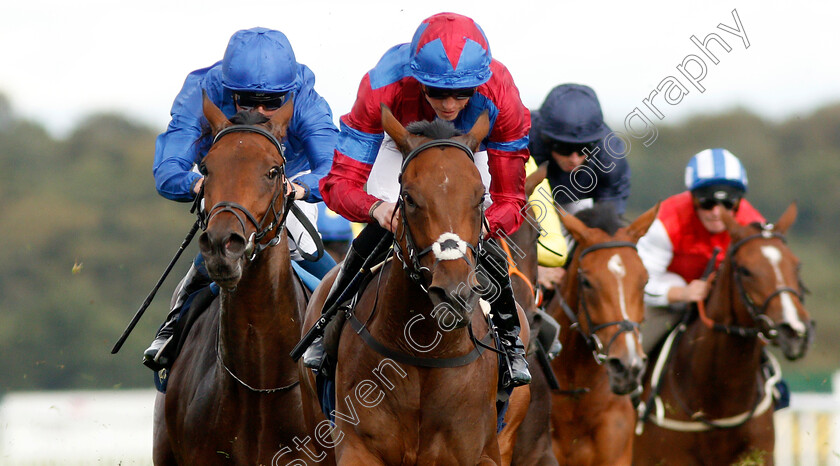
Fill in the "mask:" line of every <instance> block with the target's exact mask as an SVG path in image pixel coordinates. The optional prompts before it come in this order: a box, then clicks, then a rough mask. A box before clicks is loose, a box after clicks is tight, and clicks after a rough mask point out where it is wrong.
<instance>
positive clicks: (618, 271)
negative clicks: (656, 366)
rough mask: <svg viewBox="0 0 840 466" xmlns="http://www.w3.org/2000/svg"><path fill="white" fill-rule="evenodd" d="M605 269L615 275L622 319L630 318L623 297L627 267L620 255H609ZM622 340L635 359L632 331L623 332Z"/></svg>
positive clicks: (630, 355) (629, 354)
mask: <svg viewBox="0 0 840 466" xmlns="http://www.w3.org/2000/svg"><path fill="white" fill-rule="evenodd" d="M607 270H609V271H610V272H611V273H612V274H613V276H615V280H616V281H617V282H618V302H619V305H620V306H621V317H622V318H623V319H624V320H630V316H629V315H627V302H626V301H625V299H624V277H626V276H627V269H626V268H625V267H624V262H623V261H622V260H621V256H619V255H618V254H613V256H612V257H610V260H609V261H607ZM624 342H625V344H626V345H627V352H628V356H629V357H630V358H631V359H635V358H636V342H635V341H634V340H633V333H632V332H626V333H625V334H624Z"/></svg>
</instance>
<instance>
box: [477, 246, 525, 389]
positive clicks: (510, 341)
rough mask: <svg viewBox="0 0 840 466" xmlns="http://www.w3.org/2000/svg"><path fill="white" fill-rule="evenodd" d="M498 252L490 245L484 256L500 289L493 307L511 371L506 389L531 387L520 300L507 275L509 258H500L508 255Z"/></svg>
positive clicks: (486, 268)
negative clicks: (520, 320)
mask: <svg viewBox="0 0 840 466" xmlns="http://www.w3.org/2000/svg"><path fill="white" fill-rule="evenodd" d="M488 243H489V242H488ZM497 249H499V248H498V247H497V246H495V245H489V244H488V247H486V248H485V252H486V254H484V255H483V256H484V257H483V258H484V259H485V262H486V265H483V267H482V268H483V269H484V271H485V272H487V274H488V275H489V278H490V279H491V280H492V281H493V283H494V285H496V286H498V293H497V294H496V297H495V299H494V300H492V302H491V303H490V319H491V320H492V322H493V325H494V326H495V327H496V331H497V332H498V335H499V340H500V341H501V343H502V346H503V349H504V351H505V353H506V354H507V358H506V359H507V361H506V362H507V366H508V367H507V371H506V373H504V374H503V375H502V386H503V387H504V388H510V387H517V386H520V385H526V384H529V383H531V373H530V372H529V371H528V361H527V360H526V359H525V345H524V344H523V343H522V340H521V339H520V338H519V330H520V327H519V314H518V313H517V311H516V300H515V299H514V297H513V287H512V286H511V284H510V275H508V272H507V268H508V263H507V257H504V256H502V257H500V256H499V253H501V254H505V253H504V252H503V251H501V250H498V251H496V250H497Z"/></svg>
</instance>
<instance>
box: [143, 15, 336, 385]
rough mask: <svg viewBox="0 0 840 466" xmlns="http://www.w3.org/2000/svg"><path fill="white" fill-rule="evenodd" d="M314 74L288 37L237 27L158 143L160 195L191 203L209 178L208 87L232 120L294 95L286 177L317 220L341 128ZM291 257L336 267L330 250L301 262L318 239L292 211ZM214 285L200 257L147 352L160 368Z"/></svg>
mask: <svg viewBox="0 0 840 466" xmlns="http://www.w3.org/2000/svg"><path fill="white" fill-rule="evenodd" d="M314 85H315V75H314V74H313V73H312V70H310V69H309V68H308V67H307V66H306V65H303V64H300V63H298V62H297V61H296V60H295V54H294V51H293V50H292V46H291V44H289V40H288V39H287V38H286V36H285V35H284V34H283V33H282V32H280V31H275V30H271V29H266V28H252V29H246V30H241V31H238V32H236V33H235V34H234V35H233V36H232V37H231V38H230V42H229V43H228V46H227V49H226V50H225V55H224V58H223V59H222V60H221V61H219V62H216V63H215V64H213V65H211V66H209V67H207V68H202V69H199V70H196V71H193V72H192V73H190V74H189V75H188V76H187V79H186V81H185V82H184V86H183V87H182V88H181V92H180V93H178V96H177V97H175V102H174V103H173V104H172V110H171V114H172V120H171V121H170V122H169V126H168V127H167V129H166V131H165V132H163V133H162V134H161V135H160V136H158V138H157V141H156V143H155V161H154V176H155V186H156V187H157V190H158V192H159V193H160V194H161V196H163V197H165V198H167V199H171V200H173V201H179V202H192V201H193V200H194V199H195V197H196V195H198V193H199V192H200V190H201V186H202V183H203V180H204V178H203V177H202V175H201V174H199V173H198V172H197V171H196V170H194V168H193V167H195V166H196V164H198V163H199V162H200V161H201V160H202V159H203V158H204V156H205V155H206V154H207V151H208V150H209V149H210V145H211V143H212V136H211V135H210V134H208V133H207V132H206V131H204V129H205V126H206V124H207V122H206V120H205V118H204V113H203V109H202V91H205V92H206V93H207V96H208V97H209V98H210V100H211V101H212V102H213V103H214V104H215V105H216V106H217V107H219V108H220V109H221V111H222V112H223V113H224V114H225V115H227V116H228V117H232V116H233V115H235V114H236V113H237V112H239V111H242V110H253V111H256V112H259V113H261V114H262V115H264V116H266V117H267V118H271V116H272V115H273V114H274V113H275V112H276V111H277V110H278V109H279V108H280V107H281V106H282V105H283V103H285V102H286V100H287V99H290V98H292V99H294V114H293V116H292V119H291V121H290V123H289V127H288V130H287V135H286V138H285V139H284V140H283V141H282V143H283V145H284V146H285V154H284V155H285V159H286V166H285V169H286V174H287V176H288V177H289V179H290V180H291V182H292V187H291V189H292V191H293V192H294V198H295V199H296V202H295V203H296V205H297V206H298V207H300V208H301V210H302V211H303V212H304V213H305V214H306V216H307V217H308V218H309V220H310V222H311V223H312V224H313V225H316V224H317V216H318V209H317V206H316V203H318V202H321V201H322V199H321V193H320V190H319V187H318V184H319V181H320V180H321V178H322V177H323V176H324V175H326V174H327V173H328V172H329V170H330V166H331V165H332V156H333V149H334V148H335V145H336V142H337V140H338V129H337V128H336V127H335V124H334V123H333V117H332V111H331V110H330V107H329V105H328V104H327V102H326V100H324V98H323V97H321V96H320V95H319V94H318V93H317V92H315V89H314V87H313V86H314ZM286 226H287V228H288V230H289V239H290V241H289V246H290V248H291V249H292V255H291V257H292V259H293V260H295V261H296V262H298V264H299V265H300V266H301V267H302V268H303V269H304V270H306V271H307V272H309V273H311V274H312V275H314V276H316V277H318V278H319V279H320V278H322V277H323V276H324V275H325V274H326V273H327V272H328V271H329V270H330V269H331V268H332V267H333V266H334V265H335V261H334V260H333V259H332V258H331V257H330V255H329V254H324V255H323V256H322V258H321V259H320V260H318V261H317V262H307V261H304V260H302V256H301V255H300V252H299V251H298V249H299V248H300V249H302V250H303V251H305V252H308V253H311V252H312V247H313V246H314V241H313V240H312V238H310V237H309V236H308V235H307V234H306V233H305V230H304V228H303V226H302V225H301V224H300V223H299V222H298V221H297V219H296V218H294V217H293V216H289V217H287V223H286ZM208 282H209V278H208V277H207V276H206V270H204V267H203V262H202V260H201V256H200V255H199V257H198V258H196V261H195V263H194V265H193V267H191V268H190V271H189V272H188V273H187V276H186V277H185V278H184V279H183V280H182V281H181V284H179V288H178V293H179V296H178V299H177V300H176V303H175V306H174V307H173V309H171V310H170V313H169V316H168V317H167V319H166V322H165V323H164V325H163V326H162V327H161V329H160V330H159V331H158V335H157V337H156V338H155V341H154V342H153V343H152V345H151V346H150V347H149V348H148V349H147V350H146V351H145V352H144V364H146V365H147V366H149V367H151V368H152V369H154V370H158V369H160V368H162V367H165V365H166V364H167V362H169V361H165V360H161V358H160V356H161V355H162V353H163V349H164V348H165V347H166V345H167V343H168V342H169V341H171V339H172V334H173V330H174V327H175V322H176V321H177V317H178V314H179V312H180V308H181V306H182V304H183V303H184V301H185V300H186V298H187V296H188V295H189V294H190V293H191V292H194V291H196V290H197V289H200V288H201V287H203V286H205V285H206V284H207V283H208Z"/></svg>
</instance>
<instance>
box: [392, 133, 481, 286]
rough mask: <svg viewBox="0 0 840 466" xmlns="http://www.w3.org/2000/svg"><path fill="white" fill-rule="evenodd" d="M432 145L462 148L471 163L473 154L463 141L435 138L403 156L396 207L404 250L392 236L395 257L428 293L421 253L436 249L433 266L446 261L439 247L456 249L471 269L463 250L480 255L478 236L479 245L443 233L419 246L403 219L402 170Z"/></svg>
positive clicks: (404, 218)
mask: <svg viewBox="0 0 840 466" xmlns="http://www.w3.org/2000/svg"><path fill="white" fill-rule="evenodd" d="M433 147H456V148H458V149H461V150H462V151H463V152H464V153H465V154H466V155H467V157H469V158H470V161H471V162H475V155H474V154H473V151H472V149H470V148H469V147H467V146H466V145H465V144H462V143H460V142H458V141H453V140H451V139H435V140H432V141H428V142H426V143H423V144H421V145H419V146H417V147H416V148H414V149H413V150H412V151H411V152H409V154H408V155H407V156H406V157H405V159H403V162H402V166H401V167H400V176H399V183H400V197H399V199H398V200H397V207H398V209H399V212H400V221H401V222H402V227H403V237H404V238H405V250H403V248H402V246H401V245H400V242H399V241H398V240H397V238H394V253H395V255H396V256H397V259H398V260H399V261H400V263H402V267H403V270H405V272H406V273H407V274H408V276H409V277H410V278H411V280H412V281H413V282H414V283H416V284H417V285H418V286H420V288H421V289H422V290H423V292H424V293H426V292H428V285H427V284H426V282H425V279H424V271H425V272H430V273H431V270H430V269H429V268H428V267H424V266H423V265H421V264H420V259H421V258H422V257H423V256H425V255H426V254H429V253H430V252H432V251H435V255H436V256H437V259H436V260H435V264H434V265H435V266H437V264H438V263H440V261H441V260H445V259H441V258H440V254H439V253H440V251H441V250H449V249H458V250H459V251H460V252H461V255H460V257H459V258H462V259H464V261H465V262H466V263H467V264H468V265H469V266H470V267H471V268H474V267H475V264H474V263H473V262H472V261H470V259H469V257H467V254H466V249H469V250H470V251H472V253H473V257H476V258H477V257H479V253H480V252H481V240H480V239H479V242H478V245H473V244H470V243H468V242H466V241H463V240H460V239H459V238H457V237H454V238H445V236H446V235H441V238H439V239H438V240H437V241H435V242H434V243H432V244H431V245H429V246H427V247H426V248H423V249H419V248H418V247H417V243H416V241H415V240H414V235H413V234H412V233H411V228H410V226H409V224H408V220H407V219H406V215H405V194H404V193H403V190H402V187H403V183H402V178H403V173H405V170H406V167H408V164H409V162H411V161H412V160H414V158H415V157H417V156H418V155H419V154H420V153H421V152H423V151H425V150H426V149H430V148H433ZM479 221H480V222H482V223H486V219H485V218H484V202H482V203H481V214H480V220H479ZM488 231H489V228H488ZM453 236H454V235H453Z"/></svg>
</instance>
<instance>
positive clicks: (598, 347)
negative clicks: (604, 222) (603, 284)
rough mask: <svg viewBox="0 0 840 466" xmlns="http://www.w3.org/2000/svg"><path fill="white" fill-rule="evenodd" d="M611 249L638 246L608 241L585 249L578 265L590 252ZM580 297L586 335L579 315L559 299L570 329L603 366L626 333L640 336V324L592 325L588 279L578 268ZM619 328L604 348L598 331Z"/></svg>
mask: <svg viewBox="0 0 840 466" xmlns="http://www.w3.org/2000/svg"><path fill="white" fill-rule="evenodd" d="M609 248H633V250H635V249H636V244H635V243H631V242H630V241H607V242H605V243H598V244H595V245H592V246H589V247H588V248H586V249H584V250H583V251H582V252H581V253H580V257H578V263H580V262H581V261H582V260H583V256H585V255H587V254H589V253H590V252H593V251H597V250H599V249H609ZM577 273H578V296H579V299H580V307H581V308H582V309H583V315H584V317H586V326H587V328H588V329H589V333H584V331H583V329H581V326H580V321H579V320H578V318H577V315H576V314H575V312H574V311H573V310H572V308H571V307H569V304H568V303H566V300H565V299H563V296H562V295H560V294H559V293H558V294H557V297H558V298H559V300H560V306H561V307H562V308H563V312H565V313H566V317H568V318H569V320H570V321H571V322H572V325H571V326H570V327H569V328H573V329H575V330H577V331H578V333H580V334H581V336H583V339H584V340H585V341H586V344H587V346H589V349H590V350H591V351H592V355H593V356H594V357H595V362H597V363H598V364H599V365H600V364H603V363H604V362H605V361H606V360H607V359H608V358H609V353H610V347H611V346H612V344H613V343H614V342H615V340H616V339H618V337H619V336H620V335H621V334H622V333H625V332H634V333H636V334H639V323H638V322H634V321H632V320H627V319H624V320H616V321H613V322H606V323H603V324H598V325H593V324H592V317H591V316H590V314H589V307H588V306H587V304H586V295H585V294H584V293H583V286H584V283H585V280H586V277H584V276H583V270H582V269H581V268H580V267H578V271H577ZM614 325H615V326H618V331H616V332H615V334H613V336H612V338H610V341H609V342H608V343H607V346H606V347H604V345H603V343H602V342H601V339H600V338H598V335H597V334H596V332H597V331H599V330H602V329H605V328H607V327H612V326H614Z"/></svg>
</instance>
